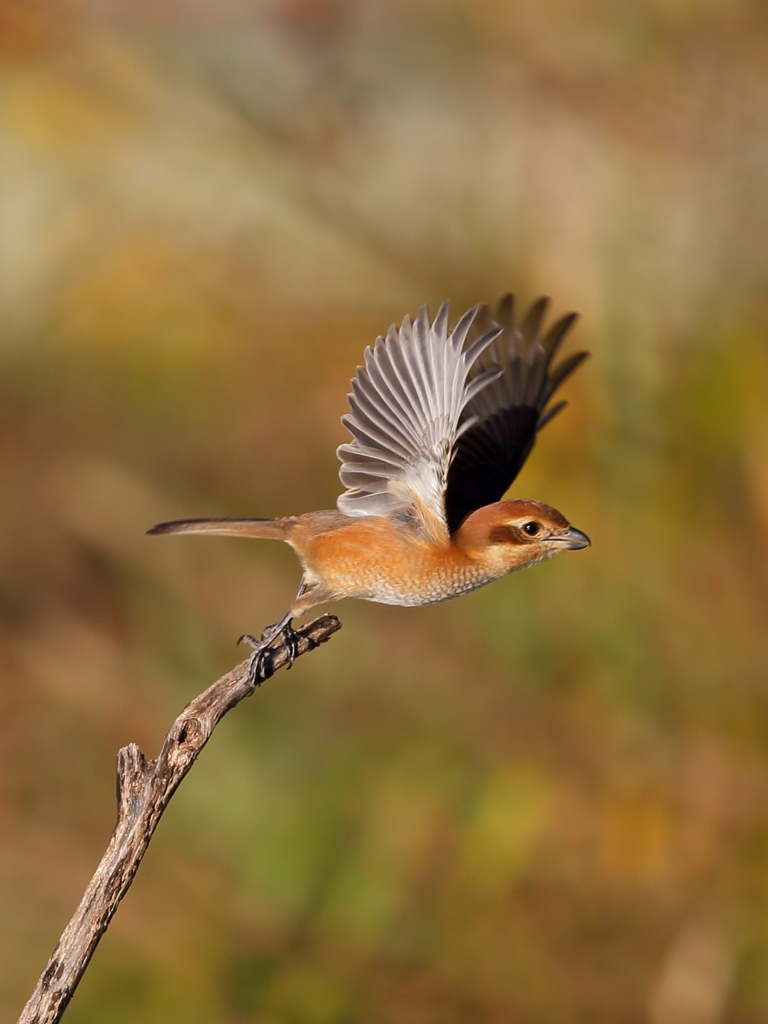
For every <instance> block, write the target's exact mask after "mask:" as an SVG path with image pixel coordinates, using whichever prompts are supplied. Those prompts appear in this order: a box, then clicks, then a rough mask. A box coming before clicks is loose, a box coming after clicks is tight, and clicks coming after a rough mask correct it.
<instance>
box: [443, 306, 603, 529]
mask: <svg viewBox="0 0 768 1024" xmlns="http://www.w3.org/2000/svg"><path fill="white" fill-rule="evenodd" d="M548 305H549V299H548V298H546V297H543V298H540V299H539V300H538V301H537V302H535V303H534V304H533V306H531V308H530V310H529V311H528V313H527V314H526V316H525V317H524V318H523V321H522V323H521V324H520V326H519V327H517V326H516V324H515V300H514V296H512V295H509V294H507V295H505V296H504V297H503V298H502V299H501V301H500V302H499V305H498V309H497V311H496V313H495V314H494V316H493V322H495V323H497V324H499V325H500V327H501V328H502V332H501V333H500V334H499V335H498V336H497V337H496V339H495V340H494V342H493V343H492V344H491V345H488V346H486V348H485V349H484V351H483V352H482V353H481V355H480V356H479V358H478V359H477V362H476V363H475V365H474V367H473V370H472V374H471V375H470V376H473V375H474V374H478V375H480V376H482V374H483V373H484V372H487V367H489V366H491V365H497V366H501V367H503V370H504V372H503V374H501V375H500V376H499V377H497V378H495V379H494V380H493V381H491V382H490V383H489V385H488V386H487V387H484V388H482V389H481V390H480V391H478V392H477V393H476V394H474V395H473V396H472V398H471V399H470V400H469V401H468V402H467V403H466V404H465V406H464V410H463V412H462V416H461V421H460V436H459V438H458V441H457V444H456V452H455V455H454V458H453V460H452V462H451V465H450V469H449V470H448V483H447V488H446V494H445V506H446V515H447V518H448V528H449V530H450V532H451V533H453V532H454V530H457V529H458V528H459V526H461V524H462V522H463V521H464V519H465V518H466V517H467V516H468V515H469V513H470V512H474V511H475V509H478V508H483V507H484V506H485V505H490V504H491V503H492V502H494V501H499V499H500V498H502V497H503V495H504V492H505V491H506V490H507V488H508V487H509V485H510V484H511V483H512V481H513V480H514V479H515V477H516V476H517V474H518V473H519V472H520V470H521V468H522V466H523V463H524V462H525V460H526V459H527V458H528V455H529V454H530V451H531V449H532V448H533V444H534V441H535V440H536V432H537V431H539V430H541V428H542V427H543V426H544V424H545V423H548V422H549V421H550V420H551V419H552V417H553V416H556V415H557V413H558V412H560V410H561V409H563V408H564V407H565V405H566V404H567V403H566V402H558V403H557V404H556V405H553V406H552V407H551V408H550V409H546V406H547V403H548V402H549V400H550V398H551V397H552V395H553V394H554V392H555V391H556V390H557V388H558V387H559V386H560V385H561V384H562V383H563V381H564V380H565V379H566V377H568V376H569V375H570V374H571V373H573V371H574V370H575V369H576V367H577V366H578V365H579V363H581V362H582V361H583V360H584V359H586V358H587V356H588V355H589V353H588V352H575V353H574V354H573V355H571V356H568V357H567V358H566V359H563V360H562V362H560V363H558V364H557V366H555V367H551V363H552V360H553V358H554V356H555V354H556V352H557V350H558V348H559V347H560V344H561V342H562V340H563V338H564V336H565V334H566V332H567V331H568V329H569V328H570V327H571V325H572V324H573V322H574V320H575V319H576V316H577V314H576V313H569V314H568V315H567V316H564V317H562V318H561V319H560V320H558V321H557V322H556V323H555V324H554V325H553V326H552V327H551V328H550V329H549V331H548V332H547V333H546V334H545V335H544V336H543V337H540V334H541V328H542V322H543V320H544V316H545V314H546V311H547V307H548ZM491 322H492V321H491V316H490V313H489V311H488V308H487V306H486V307H482V308H481V310H480V312H479V314H478V316H477V317H476V320H475V325H474V329H475V330H482V329H483V327H484V326H485V325H487V324H490V323H491ZM462 428H464V429H462Z"/></svg>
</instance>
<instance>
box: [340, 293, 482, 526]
mask: <svg viewBox="0 0 768 1024" xmlns="http://www.w3.org/2000/svg"><path fill="white" fill-rule="evenodd" d="M478 308H479V307H474V308H473V309H470V310H469V311H468V312H467V313H465V314H464V316H462V318H461V319H460V320H459V322H458V323H457V324H456V326H455V327H454V329H453V331H452V332H451V333H450V334H449V333H448V303H447V302H445V303H443V305H442V306H441V307H440V309H439V311H438V314H437V316H436V317H435V320H434V322H433V323H432V324H430V322H429V314H428V312H427V309H426V307H424V308H423V309H422V310H421V311H420V312H419V315H418V316H417V317H416V319H415V321H412V320H411V318H410V317H406V318H405V319H404V320H403V323H402V326H401V327H400V329H399V330H398V329H397V328H396V327H394V326H393V327H390V329H389V331H388V332H387V336H386V338H381V337H380V338H378V339H377V340H376V344H375V345H374V347H373V348H372V349H371V348H367V349H366V351H365V357H364V366H361V367H358V370H357V375H356V377H355V378H354V380H353V381H352V393H351V394H350V396H349V406H350V411H349V413H347V415H346V416H344V417H342V423H343V424H344V426H345V427H346V428H347V429H348V430H349V432H350V434H351V435H352V438H353V440H352V442H351V443H350V444H343V445H341V447H340V448H339V449H338V451H337V454H338V457H339V459H340V460H341V463H342V465H341V469H340V471H339V476H340V477H341V482H342V484H343V485H344V487H346V488H347V490H345V492H344V493H343V494H342V495H340V496H339V498H338V501H337V505H338V508H339V511H340V512H343V513H344V514H345V515H348V516H371V515H391V514H394V513H398V512H399V513H406V514H410V515H414V516H415V517H416V519H417V520H418V521H419V522H420V523H421V525H422V526H423V528H424V529H425V530H426V531H427V532H428V533H429V534H430V536H432V537H433V538H434V539H435V540H439V541H443V542H447V540H448V526H447V521H446V515H445V503H444V495H445V488H446V481H447V477H448V468H449V466H450V462H451V459H452V457H453V452H454V446H455V444H456V440H457V438H458V437H459V436H460V435H461V434H462V433H463V432H464V431H465V430H466V429H467V428H468V427H470V426H471V425H472V422H473V419H472V418H469V419H468V418H467V417H463V416H462V414H463V413H464V410H465V408H466V406H467V403H468V402H472V401H477V400H479V396H480V395H481V393H482V391H483V389H484V388H486V387H487V386H488V385H490V384H491V383H492V382H494V381H495V380H496V378H497V377H498V376H499V375H500V374H501V373H502V370H501V369H500V368H499V367H497V366H493V365H490V366H485V367H484V368H483V370H482V372H480V373H475V374H473V375H472V379H471V380H470V374H471V373H472V367H473V364H474V363H475V362H476V360H477V359H478V357H479V356H480V355H481V354H482V353H483V352H484V351H485V350H486V349H487V348H488V346H489V345H490V344H491V343H492V342H493V340H494V339H495V338H496V336H497V335H498V334H499V333H500V330H501V329H500V328H499V327H496V326H495V325H494V324H490V323H489V324H487V325H486V329H485V330H484V331H483V332H482V333H481V334H480V336H479V337H476V338H475V339H474V340H472V341H471V343H470V344H467V345H466V346H465V342H466V341H467V336H468V335H469V332H470V328H471V327H472V323H473V321H474V319H475V316H476V314H477V311H478Z"/></svg>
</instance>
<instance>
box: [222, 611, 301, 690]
mask: <svg viewBox="0 0 768 1024" xmlns="http://www.w3.org/2000/svg"><path fill="white" fill-rule="evenodd" d="M298 636H299V635H298V633H297V632H296V630H295V629H294V628H293V626H292V625H291V622H290V619H289V620H288V621H287V622H285V621H282V622H276V623H274V625H272V626H267V628H266V629H265V630H264V632H263V633H262V634H261V639H260V640H257V639H256V637H254V636H251V634H250V633H243V635H242V636H241V637H240V638H239V640H238V641H237V642H238V643H239V644H241V643H246V644H249V645H250V646H251V647H252V648H253V654H252V655H251V657H250V660H249V662H248V679H249V681H250V683H251V685H252V686H253V687H256V686H259V685H260V684H261V683H263V682H264V678H265V676H264V673H263V672H262V667H261V666H262V656H263V655H264V653H265V651H266V650H267V648H268V647H270V646H271V645H272V644H273V643H274V642H275V640H277V639H278V638H281V639H282V641H283V643H284V644H285V648H286V651H287V654H288V668H291V666H292V665H293V663H294V661H295V660H296V657H297V656H298V653H299V648H298Z"/></svg>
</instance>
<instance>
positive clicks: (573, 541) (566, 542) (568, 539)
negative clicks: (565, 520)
mask: <svg viewBox="0 0 768 1024" xmlns="http://www.w3.org/2000/svg"><path fill="white" fill-rule="evenodd" d="M549 543H550V544H554V545H555V546H556V547H558V548H567V549H568V550H569V551H578V550H579V548H588V547H589V546H590V545H591V543H592V541H591V540H590V539H589V537H588V536H587V535H586V533H582V532H581V530H577V529H576V527H575V526H569V527H568V529H567V530H566V532H565V533H561V534H560V535H559V536H557V537H551V538H550V541H549Z"/></svg>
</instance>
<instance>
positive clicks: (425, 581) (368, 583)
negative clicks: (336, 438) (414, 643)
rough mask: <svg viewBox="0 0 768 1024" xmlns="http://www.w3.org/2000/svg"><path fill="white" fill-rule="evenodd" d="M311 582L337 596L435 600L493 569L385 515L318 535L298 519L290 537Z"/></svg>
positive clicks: (469, 586)
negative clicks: (440, 544)
mask: <svg viewBox="0 0 768 1024" xmlns="http://www.w3.org/2000/svg"><path fill="white" fill-rule="evenodd" d="M290 543H291V545H292V546H293V547H294V548H295V550H296V553H297V554H298V555H299V557H300V558H301V561H302V564H303V566H304V570H305V573H306V576H307V580H308V582H315V581H317V582H319V583H322V584H323V586H324V587H326V588H327V589H328V590H330V591H332V592H333V593H334V594H335V595H337V596H338V597H356V598H361V599H363V600H367V601H376V602H378V603H379V604H396V605H421V604H433V603H435V602H437V601H446V600H447V599H448V598H451V597H457V596H458V595H459V594H464V593H466V592H467V591H469V590H474V589H476V588H477V587H481V586H483V584H485V583H489V582H490V581H491V580H492V579H495V578H496V577H497V575H498V573H494V572H491V573H490V574H489V571H488V569H487V567H485V566H483V565H482V564H481V563H480V562H479V561H478V560H476V559H472V558H470V557H469V556H468V555H467V554H466V553H465V552H464V551H462V550H460V549H459V548H457V547H456V546H454V545H450V546H448V547H438V546H437V545H435V544H433V543H431V542H429V541H427V540H424V539H423V538H421V537H420V536H419V535H418V534H417V533H416V532H415V531H413V530H410V529H408V528H406V527H404V526H400V524H398V523H396V522H394V521H392V520H390V519H386V518H383V517H371V518H369V519H361V520H358V521H355V522H353V523H351V524H350V525H346V526H343V527H341V528H340V529H336V530H331V531H329V532H327V533H321V534H319V535H317V534H314V532H313V531H311V530H309V529H305V528H303V527H302V526H301V525H300V524H297V526H296V528H295V530H294V531H292V535H291V538H290Z"/></svg>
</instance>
